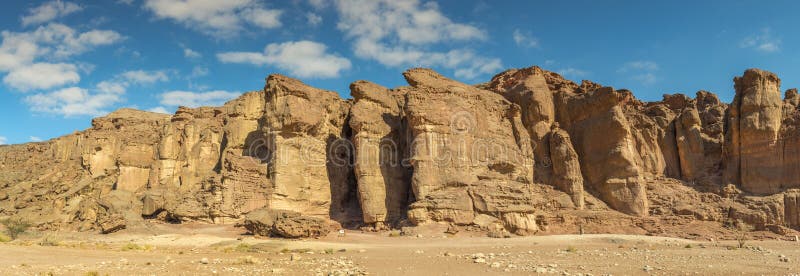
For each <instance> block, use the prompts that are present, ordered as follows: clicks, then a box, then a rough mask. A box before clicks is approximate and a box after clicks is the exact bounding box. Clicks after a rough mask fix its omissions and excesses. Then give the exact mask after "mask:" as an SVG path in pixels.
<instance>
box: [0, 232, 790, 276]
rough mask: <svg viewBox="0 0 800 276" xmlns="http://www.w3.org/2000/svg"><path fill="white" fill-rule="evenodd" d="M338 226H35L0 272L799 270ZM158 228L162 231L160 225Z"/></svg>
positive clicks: (725, 256)
mask: <svg viewBox="0 0 800 276" xmlns="http://www.w3.org/2000/svg"><path fill="white" fill-rule="evenodd" d="M441 230H442V229H438V228H437V227H435V226H432V227H430V228H422V229H418V232H417V233H416V234H415V235H411V236H396V234H397V233H396V232H383V233H362V232H358V231H351V232H348V233H347V234H346V235H345V236H344V237H341V236H339V235H338V234H337V233H332V234H331V235H329V236H327V237H325V238H321V239H309V240H284V239H265V238H255V237H252V236H247V235H242V230H241V229H239V228H233V227H231V226H207V225H179V226H175V225H156V226H154V227H153V228H152V229H150V230H148V231H145V232H150V233H144V232H141V231H139V232H134V231H122V232H119V233H114V234H110V235H97V234H85V233H29V234H27V235H25V236H23V237H22V238H20V239H19V240H17V241H13V242H9V243H0V275H33V274H39V275H48V274H52V275H107V274H108V275H214V274H218V275H241V274H248V275H252V274H284V275H487V274H489V275H494V274H496V275H536V274H553V275H645V274H651V275H800V243H798V242H790V241H747V243H746V246H745V247H744V248H741V249H740V248H738V246H737V243H738V242H737V241H710V240H706V241H696V240H683V239H675V238H665V237H652V236H629V235H558V236H530V237H514V238H507V239H493V238H485V237H480V236H479V235H478V234H476V233H474V234H473V233H469V232H461V233H458V234H456V235H444V234H441V233H442V231H441ZM155 233H158V234H155Z"/></svg>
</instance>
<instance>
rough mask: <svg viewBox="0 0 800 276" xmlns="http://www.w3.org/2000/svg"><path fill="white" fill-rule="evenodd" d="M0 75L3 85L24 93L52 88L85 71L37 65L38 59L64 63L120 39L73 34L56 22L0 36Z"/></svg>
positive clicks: (63, 65) (104, 32) (110, 33)
mask: <svg viewBox="0 0 800 276" xmlns="http://www.w3.org/2000/svg"><path fill="white" fill-rule="evenodd" d="M0 36H1V37H2V39H3V41H2V43H0V72H7V73H8V74H7V75H6V76H5V77H4V78H3V83H5V84H6V85H7V86H9V87H11V88H14V89H17V90H20V91H23V92H26V91H30V90H37V89H52V88H56V87H61V86H64V85H70V84H75V83H77V82H79V81H80V79H81V78H80V75H79V73H78V71H79V69H82V68H87V66H86V65H87V64H82V65H81V66H78V65H75V64H70V63H65V62H56V63H53V62H37V60H40V59H48V60H64V59H66V58H69V57H71V56H74V55H78V54H82V53H84V52H87V51H89V50H91V49H93V48H95V47H98V46H102V45H109V44H113V43H116V42H119V41H121V40H122V39H124V37H123V36H122V35H120V34H119V33H117V32H114V31H108V30H90V31H87V32H83V33H80V32H77V31H75V30H74V29H72V28H70V27H68V26H65V25H62V24H56V23H50V24H48V25H46V26H40V27H38V28H37V29H36V30H33V31H30V32H9V31H3V32H2V33H0Z"/></svg>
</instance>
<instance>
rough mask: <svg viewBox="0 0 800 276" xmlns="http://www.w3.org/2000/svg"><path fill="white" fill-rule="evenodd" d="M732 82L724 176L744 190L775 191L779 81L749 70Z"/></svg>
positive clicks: (777, 181)
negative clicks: (734, 94) (733, 88)
mask: <svg viewBox="0 0 800 276" xmlns="http://www.w3.org/2000/svg"><path fill="white" fill-rule="evenodd" d="M734 83H735V88H736V96H735V97H734V99H733V103H732V104H731V108H730V111H729V115H728V126H729V128H728V130H727V132H726V143H727V147H726V149H727V150H728V151H727V152H726V154H727V156H726V158H727V160H726V179H728V180H729V181H731V182H733V183H734V184H739V185H740V187H741V188H742V190H745V191H748V192H754V193H761V194H772V193H776V192H778V191H779V190H780V187H781V180H782V179H781V176H782V173H781V172H782V168H781V167H780V166H778V164H776V161H778V160H776V158H775V157H776V156H778V150H777V141H778V132H779V131H780V127H781V113H782V106H781V98H780V97H781V96H780V91H779V89H780V80H779V79H778V77H777V76H775V75H774V74H772V73H770V72H766V71H762V70H757V69H750V70H747V71H745V73H744V76H742V77H737V78H735V79H734Z"/></svg>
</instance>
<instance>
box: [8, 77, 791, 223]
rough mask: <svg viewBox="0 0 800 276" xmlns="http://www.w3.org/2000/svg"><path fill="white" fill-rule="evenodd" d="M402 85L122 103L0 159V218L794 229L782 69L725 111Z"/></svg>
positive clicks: (713, 101)
mask: <svg viewBox="0 0 800 276" xmlns="http://www.w3.org/2000/svg"><path fill="white" fill-rule="evenodd" d="M404 77H405V78H406V80H407V82H408V83H409V85H410V86H405V87H398V88H394V89H388V88H385V87H382V86H380V85H377V84H373V83H370V82H367V81H357V82H355V83H353V84H352V85H351V87H350V90H351V95H352V96H353V99H352V100H344V99H342V98H340V97H339V95H338V94H337V93H336V92H332V91H325V90H320V89H316V88H313V87H310V86H308V85H305V84H303V83H302V82H300V81H299V80H295V79H291V78H288V77H285V76H281V75H271V76H269V77H268V78H267V84H266V86H265V87H264V89H263V90H262V91H255V92H249V93H245V94H243V95H242V96H241V97H239V98H237V99H235V100H232V101H230V102H228V103H226V104H225V105H223V106H221V107H200V108H186V107H181V108H179V109H178V110H177V112H176V113H175V114H174V115H171V116H170V115H164V114H156V113H149V112H143V111H136V110H131V109H122V110H119V111H116V112H113V113H111V114H109V115H107V116H105V117H100V118H97V119H95V120H94V121H93V124H92V128H90V129H88V130H85V131H82V132H77V133H74V134H71V135H67V136H64V137H60V138H56V139H53V140H50V141H47V142H41V143H31V144H24V145H11V146H0V218H2V217H7V216H21V217H26V218H32V220H34V221H33V222H34V225H35V226H36V227H38V228H40V229H45V230H58V229H74V230H81V231H98V232H106V233H107V232H113V231H125V230H124V229H135V228H139V227H146V226H147V225H148V223H147V221H148V220H165V221H170V222H173V223H180V222H186V221H195V222H206V223H239V222H243V225H244V226H245V227H246V228H247V229H248V230H250V231H251V232H253V233H255V234H258V235H262V236H281V237H290V238H297V237H315V236H323V235H326V234H327V233H328V231H330V229H331V223H333V224H335V223H334V222H333V221H335V222H338V223H339V224H340V225H343V226H345V227H358V226H363V225H365V226H369V227H370V228H371V229H373V230H382V229H386V228H390V227H399V226H402V225H405V224H406V223H411V224H425V223H440V222H443V223H449V224H450V226H451V227H450V228H453V229H455V230H457V229H456V228H458V227H465V226H468V227H476V228H477V229H482V230H484V231H490V232H492V233H499V234H497V235H498V236H506V235H507V234H508V233H515V234H520V235H527V234H533V233H538V232H544V233H575V232H576V231H577V229H584V228H583V227H584V226H586V227H587V228H586V229H590V231H592V230H597V229H613V231H621V232H625V233H643V232H644V233H654V234H669V232H664V231H669V229H671V228H670V227H672V229H673V230H674V231H677V230H684V229H682V228H681V225H687V224H690V223H692V222H693V221H695V220H701V221H704V222H715V223H717V224H716V225H719V226H720V227H721V226H722V225H723V223H727V222H729V221H741V222H742V223H747V224H751V225H754V226H756V227H757V228H758V229H765V230H770V231H773V232H776V233H777V232H780V233H782V234H786V233H787V232H786V231H789V230H787V228H785V227H790V228H795V229H798V228H800V222H798V221H800V218H798V215H797V214H798V212H797V210H798V208H799V207H798V204H797V201H798V200H797V190H793V189H792V188H798V187H800V157H798V156H800V135H798V131H800V129H798V126H800V110H798V102H800V97H798V95H797V92H796V90H792V89H790V90H787V91H786V93H785V99H783V100H782V99H780V93H779V92H778V91H779V89H780V87H779V86H780V81H779V80H778V79H777V77H776V76H775V75H774V74H771V73H769V72H766V71H761V70H756V69H752V70H748V71H746V72H745V74H744V76H742V77H738V78H736V79H735V87H736V93H737V94H736V96H735V100H734V102H733V103H732V104H731V106H730V107H729V106H728V105H726V104H725V103H722V102H720V101H719V99H718V98H717V97H716V96H715V95H714V94H712V93H710V92H706V91H700V92H697V94H696V96H695V98H694V99H692V98H690V97H688V96H685V95H682V94H672V95H665V96H664V99H663V100H662V101H658V102H649V103H647V102H642V101H639V100H636V99H635V98H634V97H633V95H632V93H631V92H630V91H627V90H616V89H614V88H611V87H605V86H602V85H600V84H596V83H592V82H589V81H583V82H582V83H580V84H576V83H574V82H572V81H569V80H566V79H564V78H562V77H561V76H559V75H558V74H556V73H552V72H548V71H545V70H542V69H541V68H538V67H531V68H524V69H512V70H509V71H506V72H503V73H500V74H498V75H497V76H495V77H494V78H493V79H492V80H491V81H490V82H488V83H485V84H480V85H477V86H471V85H466V84H463V83H460V82H457V81H454V80H451V79H448V78H446V77H444V76H442V75H440V74H438V73H436V72H434V71H432V70H429V69H411V70H408V71H406V72H405V73H404ZM728 184H733V185H728ZM280 210H291V211H280ZM644 217H647V218H644ZM662 220H663V221H666V223H664V224H659V221H662ZM578 227H580V228H578ZM603 227H605V228H603ZM609 227H610V228H609ZM665 229H666V230H665ZM720 229H722V228H720ZM613 231H612V232H613ZM720 231H723V232H724V229H722V230H720ZM597 232H602V231H599V230H597ZM678 232H680V231H678Z"/></svg>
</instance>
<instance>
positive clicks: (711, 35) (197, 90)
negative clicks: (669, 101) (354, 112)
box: [0, 0, 800, 144]
mask: <svg viewBox="0 0 800 276" xmlns="http://www.w3.org/2000/svg"><path fill="white" fill-rule="evenodd" d="M698 2H700V3H698ZM798 9H800V2H798V1H744V0H742V1H482V0H477V1H413V0H404V1H388V0H386V1H382V0H377V1H360V0H330V1H326V0H293V1H266V0H263V1H262V0H229V1H217V0H113V1H112V0H109V1H79V0H74V1H22V0H15V1H4V2H3V9H2V11H0V13H2V15H1V16H0V30H2V37H0V39H2V42H1V43H0V78H2V81H1V82H0V144H2V143H7V144H11V143H25V142H30V141H38V140H47V139H50V138H54V137H57V136H61V135H65V134H68V133H71V132H73V131H77V130H82V129H85V128H88V127H89V126H90V121H91V118H92V117H96V116H102V115H104V114H106V113H108V112H110V111H113V110H115V109H117V108H122V107H133V108H138V109H144V110H152V111H158V112H169V113H171V112H173V111H174V110H175V109H176V108H177V106H178V105H187V106H199V105H209V104H213V105H217V104H221V103H223V102H225V101H226V100H228V99H231V98H233V97H236V95H238V94H240V93H242V92H246V91H252V90H258V89H261V88H262V87H263V85H264V78H265V77H266V76H267V75H268V74H270V73H282V74H286V75H289V76H293V77H297V78H299V79H301V80H303V81H305V82H306V83H309V84H311V85H313V86H317V87H320V88H324V89H328V90H333V91H337V92H339V93H340V94H341V95H342V96H343V97H349V91H348V86H349V83H351V82H352V81H355V80H359V79H366V80H370V81H373V82H376V83H379V84H382V85H385V86H389V87H395V86H399V85H405V82H404V81H403V78H402V76H401V72H402V71H403V70H405V69H406V68H409V67H415V66H424V67H432V68H434V69H436V70H438V71H439V72H441V73H443V74H444V75H446V76H450V77H452V78H454V79H457V80H461V81H464V82H467V83H479V82H484V81H487V80H488V79H490V78H491V76H492V75H494V74H496V73H498V72H500V71H502V70H504V69H507V68H518V67H528V66H532V65H540V66H542V67H544V68H545V69H548V70H551V71H556V72H560V73H562V74H563V75H564V76H565V77H567V78H569V79H572V80H575V81H580V80H582V79H589V80H593V81H595V82H599V83H601V84H604V85H609V86H614V87H616V88H627V89H631V90H633V91H634V94H635V95H636V96H637V97H638V98H640V99H643V100H650V101H652V100H659V99H661V95H662V94H664V93H675V92H682V93H687V94H689V95H694V93H695V92H696V91H697V90H701V89H703V90H710V91H713V92H715V93H717V94H718V95H719V96H720V98H722V100H724V101H726V102H728V101H730V100H731V99H732V97H733V83H732V78H733V77H734V76H736V75H739V74H741V73H742V72H743V71H744V70H745V69H747V68H751V67H758V68H762V69H766V70H770V71H772V72H775V73H777V74H778V75H779V76H780V77H781V78H782V79H783V86H782V87H783V89H787V88H791V87H797V86H798V81H800V66H798V64H800V49H798V47H800V46H798V45H800V31H798V30H797V26H798V23H797V22H798V18H797V16H796V11H797V10H798Z"/></svg>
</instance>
